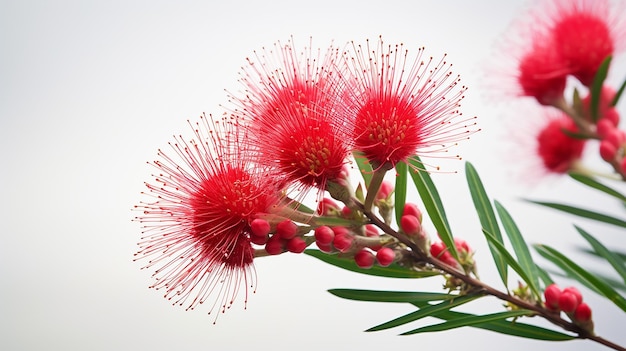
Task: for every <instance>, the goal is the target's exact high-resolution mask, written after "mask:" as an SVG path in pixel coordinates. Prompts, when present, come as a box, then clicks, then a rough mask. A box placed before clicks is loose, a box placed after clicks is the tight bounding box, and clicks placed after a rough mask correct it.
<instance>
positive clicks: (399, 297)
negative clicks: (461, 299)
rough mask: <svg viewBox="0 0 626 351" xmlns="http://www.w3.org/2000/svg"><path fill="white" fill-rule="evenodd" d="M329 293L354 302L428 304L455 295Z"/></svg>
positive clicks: (407, 292) (391, 292)
mask: <svg viewBox="0 0 626 351" xmlns="http://www.w3.org/2000/svg"><path fill="white" fill-rule="evenodd" d="M328 292H329V293H331V294H333V295H335V296H337V297H341V298H343V299H348V300H355V301H376V302H408V303H418V302H429V301H446V300H451V299H453V298H455V297H456V296H457V295H451V294H444V293H431V292H412V291H382V290H360V289H330V290H328Z"/></svg>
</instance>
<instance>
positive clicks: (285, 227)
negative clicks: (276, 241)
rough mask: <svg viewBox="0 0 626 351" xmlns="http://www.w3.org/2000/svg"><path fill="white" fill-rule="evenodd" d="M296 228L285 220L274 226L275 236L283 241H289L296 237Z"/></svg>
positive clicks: (291, 222)
mask: <svg viewBox="0 0 626 351" xmlns="http://www.w3.org/2000/svg"><path fill="white" fill-rule="evenodd" d="M297 231H298V226H297V225H296V224H295V223H294V222H293V221H291V220H289V219H286V220H284V221H282V222H279V223H278V224H277V225H276V234H278V235H279V236H280V237H281V238H283V239H291V238H293V237H294V236H296V233H297Z"/></svg>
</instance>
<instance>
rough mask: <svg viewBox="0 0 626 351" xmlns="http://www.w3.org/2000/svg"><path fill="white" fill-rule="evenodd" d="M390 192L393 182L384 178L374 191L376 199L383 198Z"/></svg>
mask: <svg viewBox="0 0 626 351" xmlns="http://www.w3.org/2000/svg"><path fill="white" fill-rule="evenodd" d="M392 192H393V184H392V183H391V182H388V181H386V180H384V181H383V182H382V183H381V184H380V188H379V189H378V192H377V193H376V200H385V199H387V198H388V197H389V195H391V193H392Z"/></svg>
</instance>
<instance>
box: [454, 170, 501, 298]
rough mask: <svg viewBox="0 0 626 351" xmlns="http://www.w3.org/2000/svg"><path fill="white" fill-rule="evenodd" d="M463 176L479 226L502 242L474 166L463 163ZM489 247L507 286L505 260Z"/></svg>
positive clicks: (491, 208)
mask: <svg viewBox="0 0 626 351" xmlns="http://www.w3.org/2000/svg"><path fill="white" fill-rule="evenodd" d="M465 176H466V178H467V185H468V187H469V190H470V193H471V195H472V201H473V202H474V207H475V208H476V213H478V219H479V220H480V224H481V226H482V227H483V228H485V229H487V231H489V232H490V233H492V234H493V235H494V237H495V238H496V239H497V240H498V241H499V242H500V243H503V241H502V233H501V232H500V226H499V225H498V221H497V219H496V215H495V213H494V211H493V207H492V206H491V200H489V197H488V196H487V192H486V191H485V187H484V186H483V183H482V181H481V180H480V177H479V175H478V172H476V169H475V168H474V166H473V165H472V164H471V163H469V162H466V163H465ZM489 249H490V250H491V256H492V257H493V260H494V262H495V264H496V268H497V269H498V273H499V274H500V278H501V279H502V283H504V286H507V285H508V283H507V275H508V274H507V273H508V271H507V266H506V262H505V261H504V259H503V258H502V256H501V255H500V253H499V252H498V250H496V249H495V248H494V247H493V246H492V245H491V244H489Z"/></svg>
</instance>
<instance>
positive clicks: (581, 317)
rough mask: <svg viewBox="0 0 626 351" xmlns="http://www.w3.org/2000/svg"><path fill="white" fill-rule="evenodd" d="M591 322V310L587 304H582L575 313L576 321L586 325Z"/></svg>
mask: <svg viewBox="0 0 626 351" xmlns="http://www.w3.org/2000/svg"><path fill="white" fill-rule="evenodd" d="M590 320H591V308H590V307H589V305H587V304H586V303H584V302H583V303H581V304H580V305H578V307H576V310H575V311H574V321H575V322H581V323H586V322H589V321H590Z"/></svg>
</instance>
